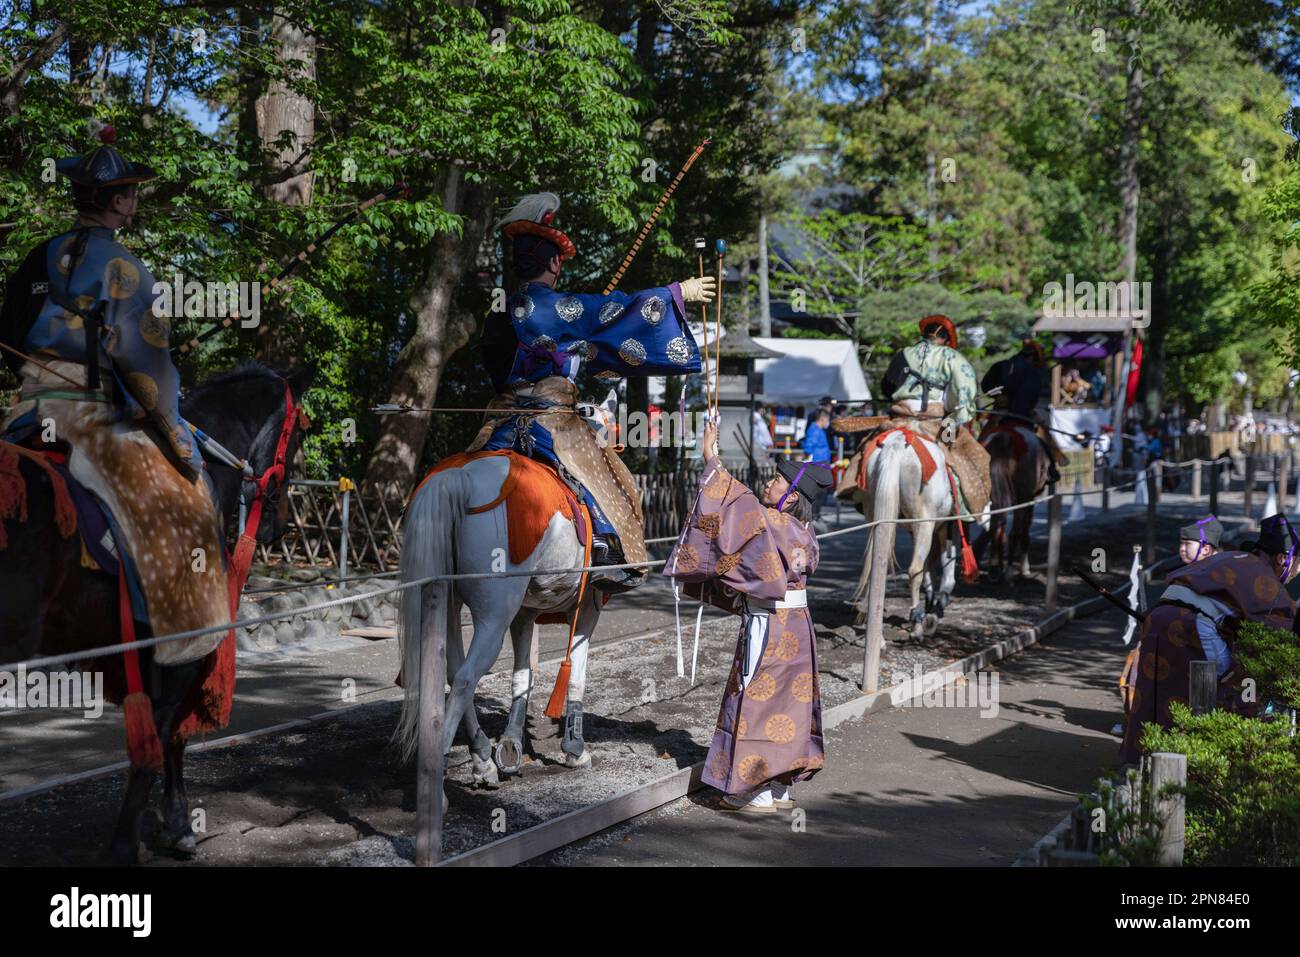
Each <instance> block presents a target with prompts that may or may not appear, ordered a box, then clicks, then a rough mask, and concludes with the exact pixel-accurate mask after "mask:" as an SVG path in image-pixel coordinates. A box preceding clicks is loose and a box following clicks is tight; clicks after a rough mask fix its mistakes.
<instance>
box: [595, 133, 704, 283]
mask: <svg viewBox="0 0 1300 957" xmlns="http://www.w3.org/2000/svg"><path fill="white" fill-rule="evenodd" d="M711 142H712V140H710V139H709V138H708V137H705V139H704V142H702V143H701V144H700V145H699V146H697V147H695V152H693V153H692V154H691V155H690V157H689V158H688V159H687V160H686V162H685V163H684V164H683V165H682V168H681V169H679V170H678V171H677V175H676V176H674V177H673V181H672V182H671V183H669V184H668V188H667V189H666V190H664V192H663V195H662V196H660V197H659V202H658V203H656V204H655V208H654V212H652V213H651V214H650V218H649V219H647V220H646V221H645V225H644V226H642V227H641V232H639V233H637V236H636V239H635V241H633V243H632V248H631V249H629V250H628V251H627V255H626V256H624V257H623V264H622V265H621V266H619V267H618V270H617V271H616V272H615V273H614V278H613V279H611V280H610V281H609V285H608V286H606V287H605V292H604V295H606V296H608V295H609V294H610V293H611V292H613V291H614V287H616V286H617V285H618V281H619V280H620V279H622V278H623V273H625V272H627V267H628V266H630V265H632V260H633V259H635V258H636V254H637V253H639V252H640V251H641V244H642V243H643V242H645V238H646V237H647V236H649V235H650V230H652V229H654V225H655V220H657V219H658V218H659V214H660V213H662V212H663V211H664V207H665V206H666V205H667V204H668V200H669V198H670V197H671V196H672V195H673V191H674V190H676V189H677V184H678V183H680V182H681V181H682V177H683V176H685V175H686V172H687V170H689V169H690V168H691V167H692V166H693V165H694V164H695V161H696V160H697V159H699V158H700V154H701V153H703V152H704V147H706V146H708V145H709V143H711Z"/></svg>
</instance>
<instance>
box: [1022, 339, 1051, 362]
mask: <svg viewBox="0 0 1300 957" xmlns="http://www.w3.org/2000/svg"><path fill="white" fill-rule="evenodd" d="M1020 346H1021V348H1020V351H1021V352H1023V353H1024V354H1025V355H1029V356H1033V359H1034V362H1035V364H1037V365H1040V366H1041V365H1042V364H1043V363H1044V362H1046V361H1047V359H1046V358H1045V357H1044V356H1043V347H1042V345H1040V344H1039V343H1037V342H1035V341H1034V340H1033V339H1025V340H1024V341H1023V342H1021V343H1020Z"/></svg>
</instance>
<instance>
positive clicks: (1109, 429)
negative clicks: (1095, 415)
mask: <svg viewBox="0 0 1300 957" xmlns="http://www.w3.org/2000/svg"><path fill="white" fill-rule="evenodd" d="M1101 430H1102V431H1103V432H1114V431H1115V426H1113V425H1103V426H1102V427H1101Z"/></svg>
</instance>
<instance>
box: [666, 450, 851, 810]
mask: <svg viewBox="0 0 1300 957" xmlns="http://www.w3.org/2000/svg"><path fill="white" fill-rule="evenodd" d="M717 443H718V430H717V426H716V425H713V424H710V425H709V426H708V428H706V429H705V432H704V461H705V467H704V473H703V475H701V477H700V494H699V496H698V497H697V499H696V502H695V506H694V508H693V509H692V511H691V514H690V515H689V517H688V518H687V520H686V527H685V528H683V530H682V534H681V536H680V537H679V538H678V541H677V545H676V547H675V548H674V549H673V553H672V555H671V556H670V557H669V559H668V564H667V565H666V566H665V569H664V574H666V575H669V576H671V577H672V578H675V579H677V580H678V581H680V582H682V583H683V584H684V585H685V591H686V593H687V594H688V595H691V596H694V597H697V598H699V599H701V600H703V601H707V602H709V603H710V604H713V605H716V606H717V607H719V608H722V609H724V610H725V611H729V612H732V613H734V614H738V615H740V618H741V628H740V637H739V640H738V642H737V645H736V655H735V658H734V660H733V661H732V665H731V675H730V677H729V678H728V679H727V686H726V690H725V691H724V692H723V697H722V708H721V710H720V711H719V713H718V726H717V730H716V731H715V732H714V734H713V741H712V743H711V744H710V745H709V755H708V758H707V759H706V760H705V763H704V774H703V776H702V780H703V781H704V783H705V784H709V785H711V786H713V787H715V788H717V789H718V790H720V791H722V792H723V800H722V804H721V807H722V808H723V809H724V810H728V811H745V812H749V813H757V814H774V813H776V812H777V809H778V808H790V807H793V806H794V799H793V795H792V792H791V790H790V788H791V785H793V784H794V783H795V782H796V781H806V780H808V779H809V778H811V777H812V776H813V775H814V774H816V773H817V772H818V771H819V770H821V768H822V765H823V764H824V761H825V753H824V751H823V748H822V714H821V691H820V687H819V683H818V678H817V648H816V636H815V632H814V630H813V623H812V617H811V616H810V615H809V613H808V601H807V591H806V585H807V580H808V575H809V574H811V573H812V572H813V571H814V570H815V569H816V568H817V559H818V549H817V538H816V536H815V535H814V534H813V532H812V530H811V528H810V526H809V523H810V521H811V519H812V503H813V502H814V501H816V500H817V499H818V498H820V497H821V496H824V495H825V494H826V492H827V490H828V489H830V487H831V484H832V480H831V470H830V469H829V468H828V467H827V466H825V465H822V464H818V463H815V462H791V461H788V460H781V461H779V462H778V463H777V475H776V476H774V477H773V478H772V479H771V480H770V481H769V482H768V483H767V484H766V485H765V486H764V488H763V491H762V495H761V497H760V496H758V495H755V494H754V493H753V492H752V491H750V490H749V489H748V488H746V487H745V486H744V485H743V484H742V483H741V482H739V481H737V480H736V479H735V478H734V477H732V475H731V474H730V473H729V472H727V470H726V469H725V468H723V466H722V462H721V461H720V460H719V459H718V447H717Z"/></svg>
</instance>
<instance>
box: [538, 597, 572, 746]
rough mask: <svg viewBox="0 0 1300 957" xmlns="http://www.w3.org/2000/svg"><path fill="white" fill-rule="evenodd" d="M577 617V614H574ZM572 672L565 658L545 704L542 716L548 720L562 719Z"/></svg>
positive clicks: (570, 665)
mask: <svg viewBox="0 0 1300 957" xmlns="http://www.w3.org/2000/svg"><path fill="white" fill-rule="evenodd" d="M574 615H575V616H576V615H577V612H576V611H575V612H574ZM572 671H573V665H572V664H571V663H570V662H569V659H568V658H567V657H566V658H565V659H564V661H562V662H561V663H560V673H559V674H557V675H556V676H555V687H554V688H552V689H551V698H550V700H549V701H547V702H546V711H545V712H544V714H545V715H546V716H547V717H548V718H555V719H556V720H557V721H558V720H559V719H560V718H563V717H564V699H565V698H567V697H568V695H569V675H570V674H571V673H572Z"/></svg>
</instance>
